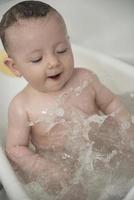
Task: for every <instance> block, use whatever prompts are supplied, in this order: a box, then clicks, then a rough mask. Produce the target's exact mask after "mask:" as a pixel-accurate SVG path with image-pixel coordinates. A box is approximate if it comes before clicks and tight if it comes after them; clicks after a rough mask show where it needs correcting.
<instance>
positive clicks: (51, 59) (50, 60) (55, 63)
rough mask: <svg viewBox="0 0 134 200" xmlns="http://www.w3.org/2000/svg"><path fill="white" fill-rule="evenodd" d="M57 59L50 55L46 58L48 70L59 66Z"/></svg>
mask: <svg viewBox="0 0 134 200" xmlns="http://www.w3.org/2000/svg"><path fill="white" fill-rule="evenodd" d="M59 63H60V62H59V58H58V57H57V56H56V55H51V56H49V57H48V68H49V69H51V68H54V67H57V66H59Z"/></svg>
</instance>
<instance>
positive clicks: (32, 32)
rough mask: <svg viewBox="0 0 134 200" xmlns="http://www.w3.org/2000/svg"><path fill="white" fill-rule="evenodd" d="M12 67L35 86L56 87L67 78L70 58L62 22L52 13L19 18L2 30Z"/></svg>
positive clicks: (41, 88)
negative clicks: (40, 16) (30, 17)
mask: <svg viewBox="0 0 134 200" xmlns="http://www.w3.org/2000/svg"><path fill="white" fill-rule="evenodd" d="M6 38H7V43H8V49H9V52H10V55H11V58H12V59H13V61H14V67H16V68H17V70H19V72H20V73H21V74H22V76H23V77H24V78H25V79H26V80H27V81H28V82H29V84H30V85H31V86H32V87H33V88H34V89H36V90H38V91H41V92H55V91H59V90H60V89H62V88H63V87H64V85H65V84H66V83H67V82H68V80H69V79H70V78H71V76H72V74H73V71H74V61H73V55H72V50H71V46H70V43H69V38H68V35H67V31H66V27H65V24H64V23H63V22H62V20H61V19H59V17H58V16H55V14H49V15H48V16H47V17H44V18H38V19H29V20H25V19H24V20H20V21H19V23H16V24H14V25H13V26H11V27H9V28H8V29H7V30H6Z"/></svg>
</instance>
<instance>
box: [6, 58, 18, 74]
mask: <svg viewBox="0 0 134 200" xmlns="http://www.w3.org/2000/svg"><path fill="white" fill-rule="evenodd" d="M4 63H5V65H6V66H7V67H8V68H9V69H10V70H11V71H12V72H13V73H14V75H15V76H18V77H21V76H22V74H21V72H20V71H19V69H18V67H17V66H16V64H15V63H14V60H13V59H12V58H10V57H7V58H5V60H4Z"/></svg>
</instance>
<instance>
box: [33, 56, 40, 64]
mask: <svg viewBox="0 0 134 200" xmlns="http://www.w3.org/2000/svg"><path fill="white" fill-rule="evenodd" d="M41 60H42V57H40V58H37V59H34V60H31V62H32V63H38V62H40V61H41Z"/></svg>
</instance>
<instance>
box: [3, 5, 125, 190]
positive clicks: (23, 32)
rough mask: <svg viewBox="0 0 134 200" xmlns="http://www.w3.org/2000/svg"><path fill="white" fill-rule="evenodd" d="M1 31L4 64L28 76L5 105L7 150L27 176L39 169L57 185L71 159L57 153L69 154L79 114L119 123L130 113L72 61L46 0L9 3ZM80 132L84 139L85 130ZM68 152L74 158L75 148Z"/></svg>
mask: <svg viewBox="0 0 134 200" xmlns="http://www.w3.org/2000/svg"><path fill="white" fill-rule="evenodd" d="M0 36H1V40H2V43H3V46H4V48H5V50H6V52H7V54H8V57H7V58H6V60H5V64H6V65H7V66H8V67H9V69H10V70H11V71H12V72H13V73H14V74H15V75H16V76H18V77H21V76H23V77H24V78H25V79H26V80H27V82H28V84H27V85H26V87H25V88H24V89H23V90H22V91H21V92H20V93H18V94H17V95H16V96H15V97H14V98H13V100H12V101H11V103H10V105H9V112H8V113H9V114H8V116H9V117H8V131H7V137H6V152H7V155H8V157H9V159H10V160H11V161H12V162H13V163H14V164H15V165H16V166H17V167H18V168H19V169H20V170H21V171H22V172H23V174H24V175H25V176H26V177H27V179H28V177H29V179H32V180H36V179H37V178H38V176H39V174H43V173H44V174H45V175H46V176H47V177H48V179H47V186H48V187H49V185H50V186H51V187H57V188H59V187H61V188H62V185H64V184H68V182H69V178H70V177H71V176H72V169H73V168H72V166H74V165H75V162H72V166H71V167H70V168H69V167H68V166H69V165H68V163H67V162H65V161H64V162H62V161H61V160H60V156H61V155H62V159H63V160H66V159H65V157H70V154H69V152H71V145H69V142H68V140H69V137H71V135H69V134H70V132H69V130H70V128H73V124H75V125H76V126H77V125H78V123H76V121H78V120H77V118H78V116H82V117H83V120H84V119H86V118H88V117H92V116H94V115H102V113H103V114H105V115H108V116H109V115H114V118H115V119H116V121H117V123H118V124H122V123H123V122H124V121H126V120H128V119H129V113H128V111H127V110H126V108H125V106H124V105H123V104H122V102H121V100H120V99H119V97H118V96H116V95H114V94H113V93H112V92H111V91H110V90H109V89H107V88H106V87H105V86H104V85H103V84H102V83H101V82H100V81H99V79H98V78H97V76H96V75H95V74H94V73H93V72H91V71H89V70H87V69H84V68H76V67H74V59H73V53H72V49H71V44H70V40H69V35H68V32H67V29H66V25H65V22H64V20H63V18H62V16H61V15H60V14H59V13H58V12H57V11H56V10H55V9H54V8H52V7H51V6H50V5H48V4H46V3H43V2H40V1H23V2H20V3H18V4H16V5H14V6H13V7H11V8H10V9H9V10H8V11H7V12H6V13H5V14H4V15H3V18H2V20H1V22H0ZM100 111H101V113H100ZM81 113H82V115H81ZM72 122H73V123H72ZM82 126H83V121H82V123H81V127H82ZM77 127H78V126H77ZM78 128H79V127H78ZM79 134H80V133H79ZM82 134H83V136H82V137H83V138H84V140H85V141H86V142H87V141H88V135H90V131H89V130H88V133H86V131H85V132H84V131H83V133H82ZM107 137H109V136H107ZM74 140H75V139H74ZM30 143H31V144H32V145H33V147H34V148H33V147H32V148H30V147H29V144H30ZM76 143H77V140H76V141H75V142H74V144H76ZM74 144H73V143H72V146H73V145H74ZM79 148H80V146H79V145H78V146H77V148H76V149H75V150H76V151H77V152H78V151H79ZM42 152H43V154H42ZM56 153H57V154H59V155H60V156H59V160H58V159H57V160H58V161H57V160H56V159H55V156H56V155H57V154H56ZM63 153H64V154H63ZM72 155H73V156H74V157H75V156H76V160H77V155H76V154H75V151H74V152H73V153H72V154H71V156H72ZM56 184H57V185H56Z"/></svg>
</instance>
